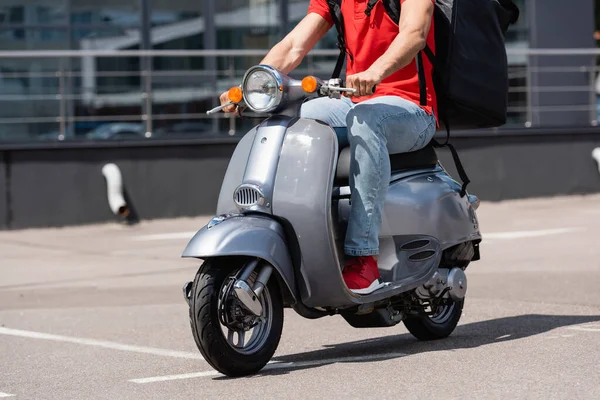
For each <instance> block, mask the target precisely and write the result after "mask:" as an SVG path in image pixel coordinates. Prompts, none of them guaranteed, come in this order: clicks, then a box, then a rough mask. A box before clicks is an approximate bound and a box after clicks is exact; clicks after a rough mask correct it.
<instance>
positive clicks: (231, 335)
mask: <svg viewBox="0 0 600 400" xmlns="http://www.w3.org/2000/svg"><path fill="white" fill-rule="evenodd" d="M234 334H235V331H232V330H231V329H229V330H228V331H227V342H228V343H229V344H230V345H232V346H234V347H235V343H233V335H234Z"/></svg>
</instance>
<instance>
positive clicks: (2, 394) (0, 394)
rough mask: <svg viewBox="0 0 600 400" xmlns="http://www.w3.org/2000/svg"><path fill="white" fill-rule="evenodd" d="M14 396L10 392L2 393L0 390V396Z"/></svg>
mask: <svg viewBox="0 0 600 400" xmlns="http://www.w3.org/2000/svg"><path fill="white" fill-rule="evenodd" d="M13 396H16V394H10V393H2V392H0V397H13Z"/></svg>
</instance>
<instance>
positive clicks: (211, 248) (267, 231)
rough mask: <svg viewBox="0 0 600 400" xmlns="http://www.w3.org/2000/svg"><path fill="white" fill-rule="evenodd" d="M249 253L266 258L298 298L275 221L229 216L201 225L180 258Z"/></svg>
mask: <svg viewBox="0 0 600 400" xmlns="http://www.w3.org/2000/svg"><path fill="white" fill-rule="evenodd" d="M222 256H250V257H257V258H261V259H263V260H266V261H268V262H269V263H270V264H271V265H273V267H274V268H275V269H276V270H277V271H278V272H279V274H280V276H281V277H282V278H283V279H282V280H283V281H284V282H285V283H286V285H287V288H288V290H289V292H290V294H291V295H292V297H293V299H294V300H296V299H297V292H296V282H295V278H294V267H293V265H292V260H291V258H290V254H289V251H288V246H287V243H286V240H285V233H284V231H283V228H282V227H281V224H279V223H278V222H277V221H275V220H273V219H271V218H267V217H260V216H250V215H245V216H232V217H230V218H227V219H225V220H223V222H221V223H218V224H216V225H213V226H211V227H209V225H207V226H205V227H203V228H202V229H201V230H200V231H198V232H197V233H196V234H195V235H194V237H193V238H192V239H191V240H190V242H189V243H188V245H187V247H186V248H185V250H184V251H183V254H182V257H190V258H209V257H222Z"/></svg>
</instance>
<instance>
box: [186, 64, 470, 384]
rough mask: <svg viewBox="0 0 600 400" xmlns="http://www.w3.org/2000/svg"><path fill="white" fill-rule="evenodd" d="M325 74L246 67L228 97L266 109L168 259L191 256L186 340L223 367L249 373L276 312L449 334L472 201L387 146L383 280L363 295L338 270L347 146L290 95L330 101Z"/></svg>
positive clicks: (278, 328) (266, 351) (262, 360)
mask: <svg viewBox="0 0 600 400" xmlns="http://www.w3.org/2000/svg"><path fill="white" fill-rule="evenodd" d="M352 90H353V89H348V88H344V87H343V86H342V82H341V81H340V80H339V79H331V80H328V81H324V80H320V79H318V78H315V77H312V76H308V77H305V78H304V79H302V80H301V81H300V80H295V79H292V78H290V77H288V76H286V75H285V74H283V73H281V72H280V71H278V70H276V69H274V68H272V67H270V66H267V65H256V66H254V67H252V68H250V69H249V70H247V71H246V73H245V75H244V77H243V80H242V84H241V86H239V87H234V88H232V89H231V90H230V91H229V99H230V103H227V104H225V105H223V106H220V107H217V108H215V109H213V110H210V111H209V112H208V113H209V114H211V113H214V112H217V111H219V110H221V109H222V108H224V107H225V106H227V105H229V104H235V105H237V106H238V107H240V108H241V107H246V108H247V109H250V110H251V111H253V112H255V113H257V114H259V115H265V116H267V118H266V119H265V120H264V121H263V122H262V123H260V124H259V125H258V126H256V127H254V128H253V129H252V130H250V131H249V132H248V133H247V134H246V135H245V136H244V137H243V138H242V139H241V140H240V141H239V142H238V144H237V146H236V148H235V150H234V153H233V156H232V158H231V160H230V163H229V165H228V168H227V171H226V173H225V177H224V180H223V184H222V187H221V191H220V194H219V199H218V206H217V214H218V216H216V217H214V218H213V219H212V220H211V221H210V222H209V223H208V224H207V225H206V226H204V227H203V228H202V229H201V230H200V231H199V232H198V233H196V234H195V236H194V237H193V238H192V239H191V240H190V242H189V243H188V245H187V247H186V248H185V250H184V251H183V254H182V257H192V258H198V259H202V260H204V263H203V264H202V265H201V266H200V268H199V270H198V272H197V274H196V276H195V279H194V280H193V282H188V283H186V284H185V285H184V287H183V294H184V298H185V300H186V301H187V303H188V305H189V316H190V323H191V329H192V334H193V337H194V339H195V341H196V344H197V347H198V349H199V350H200V352H201V353H202V355H203V357H204V358H205V359H206V361H207V362H208V363H209V364H211V365H212V366H213V367H214V368H215V369H216V370H218V371H220V372H221V373H223V374H225V375H227V376H231V377H233V376H244V375H249V374H254V373H256V372H258V371H260V370H261V369H262V368H263V367H264V366H265V365H266V364H267V363H268V362H269V360H270V359H271V357H272V356H273V354H274V352H275V350H276V348H277V346H278V344H279V340H280V337H281V332H282V327H283V315H284V313H283V311H284V308H290V307H291V308H292V309H293V310H295V311H296V312H297V313H298V314H299V315H301V316H303V317H305V318H308V319H316V318H321V317H325V316H333V315H340V316H341V317H342V318H344V319H345V320H346V321H347V322H348V324H350V325H351V326H352V327H355V328H370V327H393V326H395V325H397V324H398V323H400V322H403V323H404V325H405V326H406V328H407V329H408V330H409V331H410V332H411V333H412V334H413V335H414V336H415V337H416V338H418V339H420V340H433V339H439V338H444V337H447V336H448V335H450V334H451V333H452V332H453V331H454V329H455V327H456V326H457V324H458V321H459V319H460V317H461V314H462V308H463V304H464V299H465V294H466V291H467V277H466V274H465V269H466V267H467V266H468V265H469V263H470V262H471V261H476V260H479V258H480V255H479V243H480V242H481V233H480V231H479V225H478V221H477V215H476V209H477V208H478V206H479V199H478V198H477V197H476V196H475V195H472V194H468V193H461V185H460V184H459V183H458V182H456V181H455V180H453V179H452V178H451V177H450V176H449V174H448V173H447V172H446V171H445V169H444V168H443V167H442V165H441V164H440V162H439V161H438V158H437V155H436V152H435V150H434V149H433V147H431V146H427V147H425V148H424V149H422V150H418V151H414V152H410V153H403V154H392V155H390V161H391V165H392V171H393V172H392V174H391V180H390V185H389V189H388V192H387V197H386V200H385V205H384V215H383V223H382V227H381V233H380V254H379V258H378V262H379V269H380V274H381V279H382V280H383V281H384V282H385V284H384V285H383V287H381V288H379V289H378V290H376V291H374V292H373V293H370V294H366V295H359V294H356V293H354V292H352V291H350V290H349V289H348V288H347V287H346V285H345V283H344V281H343V279H342V266H343V264H344V252H343V241H344V236H345V231H346V227H347V221H348V216H349V210H350V207H351V204H350V197H351V196H350V188H349V183H348V177H349V167H350V149H349V148H344V149H340V148H339V146H338V140H337V137H336V134H335V132H334V130H333V129H332V128H331V127H330V126H328V125H326V124H325V123H323V122H321V121H318V120H312V119H306V118H299V117H298V115H299V110H300V106H301V105H302V103H303V102H304V101H310V99H312V98H315V97H318V96H329V97H332V98H339V97H340V95H341V93H343V92H351V91H352Z"/></svg>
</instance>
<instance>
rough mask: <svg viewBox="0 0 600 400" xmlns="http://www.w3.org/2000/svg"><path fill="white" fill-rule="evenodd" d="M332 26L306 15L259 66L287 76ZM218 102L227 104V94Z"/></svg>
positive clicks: (311, 15) (227, 109)
mask: <svg viewBox="0 0 600 400" xmlns="http://www.w3.org/2000/svg"><path fill="white" fill-rule="evenodd" d="M332 26H333V24H332V23H331V22H329V21H327V19H326V18H325V17H323V16H321V15H319V14H317V13H315V12H310V13H308V15H306V17H304V18H303V19H302V21H300V22H299V23H298V25H296V27H295V28H294V29H293V30H292V31H291V32H290V33H288V34H287V36H286V37H285V38H283V40H282V41H281V42H279V43H277V44H276V45H275V46H274V47H273V48H272V49H271V50H270V51H269V53H268V54H267V55H266V56H265V58H264V59H263V60H262V61H261V64H267V65H270V66H272V67H274V68H277V69H278V70H280V71H282V72H283V73H284V74H289V73H290V71H292V70H293V69H294V68H296V67H297V66H298V65H300V63H301V62H302V59H303V58H304V56H306V54H307V53H308V52H309V51H310V50H311V49H312V48H313V47H315V45H316V44H317V42H318V41H319V40H321V38H322V37H323V36H325V34H326V33H327V31H328V30H329V29H330V28H331V27H332ZM220 101H221V104H225V103H228V102H229V97H228V95H227V92H225V93H223V94H221V97H220ZM235 110H236V107H235V106H234V105H231V106H228V107H226V108H224V109H223V111H224V112H233V111H235Z"/></svg>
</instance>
